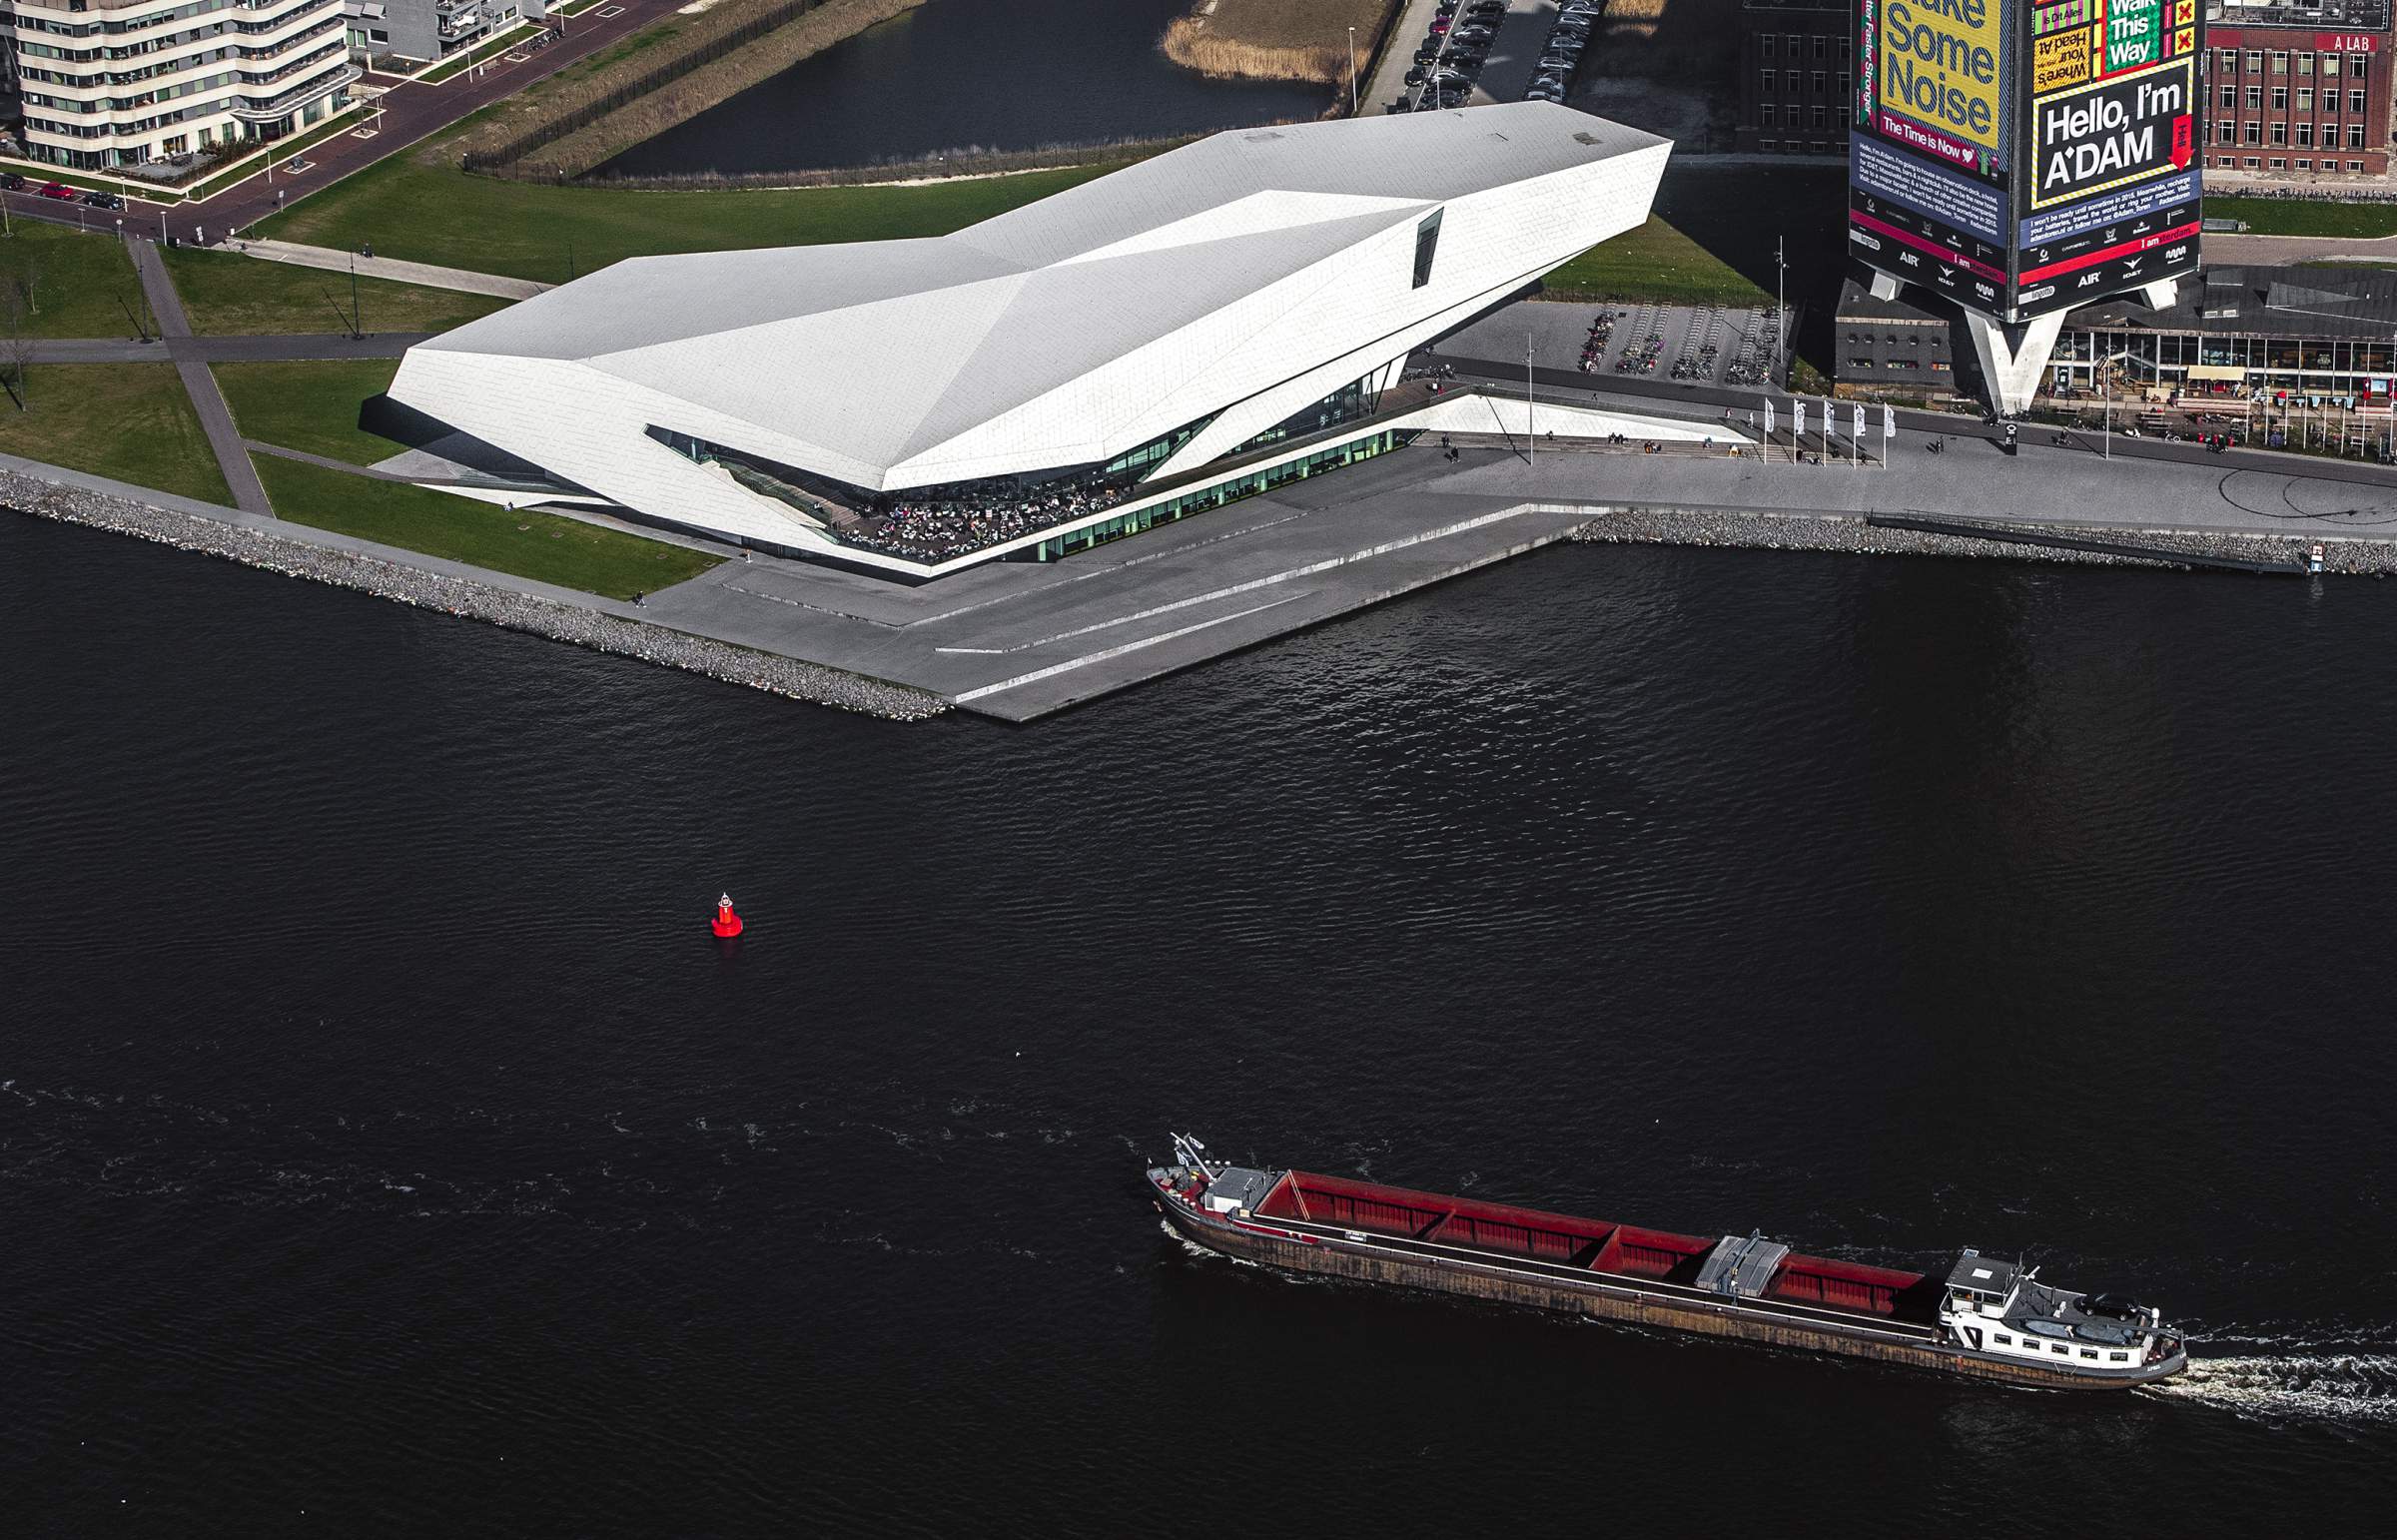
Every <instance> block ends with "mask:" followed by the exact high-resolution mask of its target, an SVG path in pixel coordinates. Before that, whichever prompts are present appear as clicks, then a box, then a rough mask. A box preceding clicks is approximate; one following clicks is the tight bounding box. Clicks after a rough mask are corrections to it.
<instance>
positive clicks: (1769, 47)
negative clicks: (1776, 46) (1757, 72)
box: [1758, 32, 1773, 59]
mask: <svg viewBox="0 0 2397 1540" xmlns="http://www.w3.org/2000/svg"><path fill="white" fill-rule="evenodd" d="M1758 41H1760V42H1761V43H1762V44H1763V45H1764V50H1765V57H1766V58H1768V59H1770V58H1772V57H1773V34H1772V33H1770V32H1768V33H1766V34H1765V35H1764V36H1763V37H1762V38H1761V39H1759V40H1758Z"/></svg>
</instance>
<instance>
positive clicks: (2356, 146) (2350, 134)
mask: <svg viewBox="0 0 2397 1540" xmlns="http://www.w3.org/2000/svg"><path fill="white" fill-rule="evenodd" d="M2363 147H2364V126H2363V125H2362V124H2360V123H2350V124H2348V125H2347V148H2348V149H2350V150H2361V149H2362V148H2363Z"/></svg>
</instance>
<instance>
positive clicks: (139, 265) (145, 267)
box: [125, 238, 275, 514]
mask: <svg viewBox="0 0 2397 1540" xmlns="http://www.w3.org/2000/svg"><path fill="white" fill-rule="evenodd" d="M125 244H126V246H127V247H128V248H130V249H131V251H132V253H133V266H134V271H135V272H137V273H139V274H140V275H141V278H142V293H143V294H144V295H146V296H147V297H148V298H149V301H150V309H151V311H152V313H153V314H155V315H156V316H157V317H158V330H159V333H160V335H161V336H163V337H165V338H166V339H167V340H168V343H169V346H170V347H172V345H173V344H174V343H175V342H177V341H181V340H186V339H189V338H190V337H191V335H192V323H191V318H190V317H188V316H186V315H185V314H184V311H183V298H182V297H181V296H180V295H178V294H176V293H175V281H174V279H172V278H170V277H168V276H167V264H166V259H165V258H163V257H161V256H160V255H159V251H158V247H157V245H156V244H155V243H153V242H149V241H136V240H132V239H130V238H129V239H128V240H127V241H126V243H125ZM170 357H172V355H171V354H170ZM175 373H176V374H177V375H178V376H180V377H181V378H182V380H183V388H184V390H185V392H186V393H187V394H189V395H190V396H191V398H192V406H193V409H195V410H197V411H198V412H199V413H200V426H201V427H202V428H203V429H204V430H205V431H206V432H207V433H208V446H209V448H210V449H212V450H213V451H215V453H216V456H217V468H218V469H220V470H222V471H224V473H225V484H226V485H227V486H229V487H231V488H233V505H234V506H235V507H237V508H240V509H241V510H242V511H243V512H245V513H265V514H272V513H273V512H274V511H275V505H274V504H273V503H271V502H269V501H268V500H267V488H266V484H265V483H264V482H262V481H260V480H259V478H258V468H257V467H256V466H254V465H252V464H251V463H250V451H249V450H248V449H246V448H244V447H243V446H242V434H241V429H239V428H237V427H235V426H234V425H233V408H232V407H230V406H228V405H226V404H225V392H224V391H222V390H219V389H218V388H217V377H216V376H214V375H212V374H210V373H209V372H208V366H207V365H206V364H204V363H202V362H200V361H199V360H198V359H178V360H177V361H176V363H175Z"/></svg>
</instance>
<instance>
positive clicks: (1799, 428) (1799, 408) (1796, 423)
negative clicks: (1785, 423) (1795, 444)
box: [1790, 401, 1806, 438]
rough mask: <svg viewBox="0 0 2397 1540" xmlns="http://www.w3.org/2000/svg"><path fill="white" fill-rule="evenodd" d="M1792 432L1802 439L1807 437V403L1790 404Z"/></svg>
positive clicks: (1795, 402)
mask: <svg viewBox="0 0 2397 1540" xmlns="http://www.w3.org/2000/svg"><path fill="white" fill-rule="evenodd" d="M1790 431H1791V432H1793V433H1795V434H1797V435H1798V436H1799V437H1801V438H1804V437H1805V436H1806V402H1804V401H1792V402H1790Z"/></svg>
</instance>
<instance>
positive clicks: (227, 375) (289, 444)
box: [210, 359, 406, 465]
mask: <svg viewBox="0 0 2397 1540" xmlns="http://www.w3.org/2000/svg"><path fill="white" fill-rule="evenodd" d="M210 368H211V371H212V372H213V373H214V374H215V375H216V377H217V387H218V388H219V389H221V390H223V391H224V392H225V402H226V404H227V405H229V406H231V407H232V408H233V419H234V422H235V423H236V425H238V426H239V427H240V428H241V430H242V436H243V437H245V438H255V439H257V440H259V441H260V442H261V443H273V444H280V445H282V446H283V447H284V448H287V449H301V450H305V451H306V452H308V453H310V454H322V455H324V456H325V457H326V458H328V459H338V460H345V461H347V462H349V463H350V464H353V465H372V464H374V463H375V462H376V461H377V460H381V459H388V458H390V457H391V456H392V455H394V454H397V453H399V451H400V450H401V449H402V448H404V447H406V446H405V445H404V444H398V443H394V442H393V441H392V440H390V439H389V438H385V437H382V436H380V435H378V434H375V433H370V432H368V431H367V430H366V429H365V428H363V427H360V426H359V425H358V412H359V407H360V406H361V405H363V404H364V403H365V402H366V400H367V398H368V397H369V396H373V395H380V394H382V393H383V392H384V391H385V390H388V389H390V388H391V385H392V377H393V376H394V375H396V374H398V373H399V360H398V359H343V360H338V361H328V362H322V363H320V362H316V361H307V362H299V363H274V364H217V365H212V366H210Z"/></svg>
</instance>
